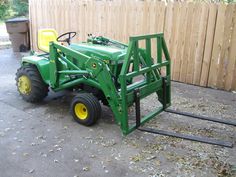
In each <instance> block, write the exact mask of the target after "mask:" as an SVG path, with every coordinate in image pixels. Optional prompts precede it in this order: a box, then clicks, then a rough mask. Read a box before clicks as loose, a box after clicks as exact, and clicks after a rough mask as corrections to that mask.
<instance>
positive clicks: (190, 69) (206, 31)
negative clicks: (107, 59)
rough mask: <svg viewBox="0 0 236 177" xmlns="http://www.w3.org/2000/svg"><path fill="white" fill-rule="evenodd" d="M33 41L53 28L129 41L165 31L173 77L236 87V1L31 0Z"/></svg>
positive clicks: (214, 86)
mask: <svg viewBox="0 0 236 177" xmlns="http://www.w3.org/2000/svg"><path fill="white" fill-rule="evenodd" d="M30 20H31V23H30V24H31V25H30V29H31V45H32V48H33V49H35V50H37V30H38V29H40V28H55V29H56V30H57V31H58V32H59V34H61V33H64V32H67V31H76V32H77V33H79V37H78V38H77V39H76V40H75V42H77V41H84V40H86V36H87V34H88V33H92V34H99V35H104V36H107V37H110V38H113V39H115V40H119V41H122V42H128V37H129V36H131V35H138V34H148V33H158V32H164V35H165V39H166V42H167V45H168V48H169V52H170V56H171V59H172V79H173V80H176V81H181V82H185V83H189V84H194V85H201V86H206V87H213V88H219V89H224V90H236V26H235V24H236V5H235V4H230V5H226V4H211V3H167V4H166V3H164V2H160V1H155V0H146V1H140V0H113V1H111V0H107V1H105V0H87V1H85V0H84V1H83V0H30Z"/></svg>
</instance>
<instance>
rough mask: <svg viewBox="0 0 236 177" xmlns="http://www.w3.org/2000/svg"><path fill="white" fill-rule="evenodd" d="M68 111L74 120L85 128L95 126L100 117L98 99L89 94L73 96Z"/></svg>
mask: <svg viewBox="0 0 236 177" xmlns="http://www.w3.org/2000/svg"><path fill="white" fill-rule="evenodd" d="M70 109H71V114H72V116H73V118H74V120H75V121H76V122H78V123H80V124H83V125H86V126H90V125H93V124H95V123H96V121H97V120H98V119H99V118H100V116H101V105H100V103H99V101H98V99H97V98H96V97H95V96H94V95H92V94H90V93H82V94H78V95H77V96H75V97H74V98H73V100H72V103H71V108H70Z"/></svg>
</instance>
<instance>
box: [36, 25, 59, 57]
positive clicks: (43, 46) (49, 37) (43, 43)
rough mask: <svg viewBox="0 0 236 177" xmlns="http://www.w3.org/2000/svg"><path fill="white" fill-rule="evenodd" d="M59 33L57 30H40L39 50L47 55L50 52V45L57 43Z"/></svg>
mask: <svg viewBox="0 0 236 177" xmlns="http://www.w3.org/2000/svg"><path fill="white" fill-rule="evenodd" d="M57 37H58V33H57V31H56V30H55V29H40V30H39V31H38V48H39V49H40V50H42V51H44V52H46V53H48V52H49V43H50V42H56V40H57Z"/></svg>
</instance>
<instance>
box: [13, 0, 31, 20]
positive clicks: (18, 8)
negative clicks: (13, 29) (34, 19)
mask: <svg viewBox="0 0 236 177" xmlns="http://www.w3.org/2000/svg"><path fill="white" fill-rule="evenodd" d="M12 10H13V11H14V12H15V16H27V15H28V0H12Z"/></svg>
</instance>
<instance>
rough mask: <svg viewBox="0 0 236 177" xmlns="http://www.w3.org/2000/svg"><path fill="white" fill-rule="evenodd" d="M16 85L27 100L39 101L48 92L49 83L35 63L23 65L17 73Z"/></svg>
mask: <svg viewBox="0 0 236 177" xmlns="http://www.w3.org/2000/svg"><path fill="white" fill-rule="evenodd" d="M16 86H17V90H18V91H19V93H20V95H21V96H22V98H23V99H24V100H25V101H28V102H32V103H35V102H39V101H41V100H43V99H44V98H45V97H46V96H47V94H48V85H47V84H45V83H44V82H43V80H42V77H41V75H40V74H39V72H38V69H37V68H36V67H35V66H33V65H26V66H21V67H20V68H19V69H18V70H17V73H16Z"/></svg>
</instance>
